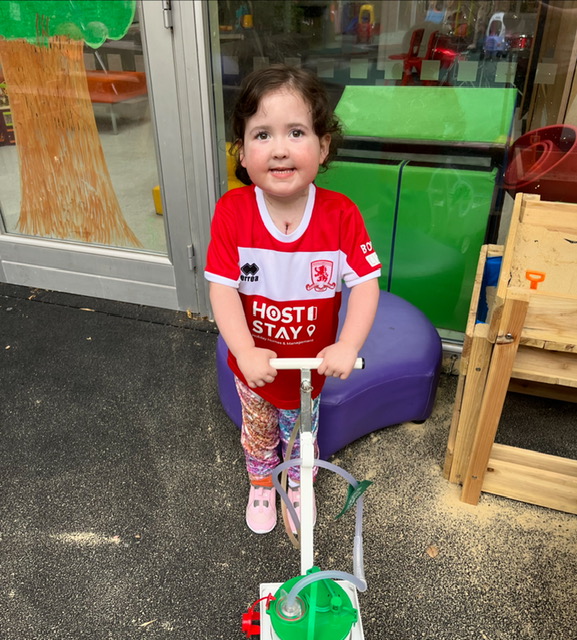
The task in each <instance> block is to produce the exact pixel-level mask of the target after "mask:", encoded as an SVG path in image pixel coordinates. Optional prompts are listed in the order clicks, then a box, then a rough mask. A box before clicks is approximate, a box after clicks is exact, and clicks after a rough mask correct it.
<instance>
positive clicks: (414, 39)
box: [389, 29, 425, 86]
mask: <svg viewBox="0 0 577 640" xmlns="http://www.w3.org/2000/svg"><path fill="white" fill-rule="evenodd" d="M424 35H425V30H424V29H415V30H414V31H413V33H412V34H411V42H410V44H409V51H408V52H407V53H397V54H395V55H392V56H389V60H402V61H403V79H402V81H401V84H402V85H403V86H404V85H407V84H409V83H412V81H413V68H415V67H416V65H419V64H420V62H421V60H422V58H419V49H420V48H421V42H422V41H423V36H424ZM419 70H420V67H419Z"/></svg>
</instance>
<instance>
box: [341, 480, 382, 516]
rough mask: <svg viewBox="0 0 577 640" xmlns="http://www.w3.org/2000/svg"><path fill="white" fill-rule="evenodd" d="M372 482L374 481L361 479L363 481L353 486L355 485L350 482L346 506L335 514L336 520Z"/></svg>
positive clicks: (355, 501)
mask: <svg viewBox="0 0 577 640" xmlns="http://www.w3.org/2000/svg"><path fill="white" fill-rule="evenodd" d="M372 484H373V483H372V482H371V481H370V480H361V482H359V483H358V484H357V486H356V487H353V485H352V484H350V485H349V491H348V494H347V500H346V502H345V506H344V507H343V510H342V511H341V512H340V513H339V515H338V516H335V520H338V519H339V518H340V517H341V516H344V515H345V513H346V512H347V511H348V510H349V509H351V507H353V506H354V505H355V504H356V503H357V500H358V499H359V498H360V497H361V496H362V495H363V493H364V492H365V491H366V490H367V489H368V488H369V487H370V486H371V485H372Z"/></svg>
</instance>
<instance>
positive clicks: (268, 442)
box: [235, 377, 320, 486]
mask: <svg viewBox="0 0 577 640" xmlns="http://www.w3.org/2000/svg"><path fill="white" fill-rule="evenodd" d="M235 383H236V388H237V391H238V395H239V398H240V403H241V406H242V427H241V432H240V442H241V445H242V448H243V449H244V455H245V458H246V470H247V472H248V477H249V479H250V481H251V484H255V485H261V486H272V476H271V473H272V470H273V469H274V468H275V467H276V466H277V465H278V464H279V463H280V462H281V459H280V457H279V453H278V445H279V442H280V443H281V451H282V456H283V458H284V456H285V453H286V449H287V445H288V442H289V440H290V436H291V433H292V430H293V428H294V425H295V423H296V421H297V420H298V417H299V415H300V409H277V408H276V407H275V406H274V405H272V404H271V403H270V402H267V401H266V400H264V398H261V397H260V396H259V395H257V394H256V393H255V392H254V391H252V390H251V389H249V387H247V386H246V385H245V384H243V383H242V382H241V381H240V380H239V379H238V378H236V377H235ZM319 402H320V396H319V397H316V398H315V399H314V400H313V409H312V433H313V438H314V444H315V458H318V446H317V440H316V437H317V431H318V426H319ZM293 458H300V438H299V437H298V436H297V438H296V440H295V441H294V445H293V448H292V453H291V459H293ZM316 474H317V468H316V467H315V468H314V470H313V477H315V476H316ZM288 476H289V479H290V480H292V481H293V482H294V483H296V484H298V483H299V481H300V469H299V467H291V468H290V469H289V470H288Z"/></svg>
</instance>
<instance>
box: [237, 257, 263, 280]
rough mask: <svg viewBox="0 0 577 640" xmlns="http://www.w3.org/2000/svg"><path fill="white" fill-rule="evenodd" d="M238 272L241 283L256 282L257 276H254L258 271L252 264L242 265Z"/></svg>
mask: <svg viewBox="0 0 577 640" xmlns="http://www.w3.org/2000/svg"><path fill="white" fill-rule="evenodd" d="M240 271H241V274H240V279H241V281H242V282H258V276H257V275H256V274H257V273H258V272H259V271H260V269H259V268H258V265H257V264H255V263H254V262H253V263H252V264H249V263H248V262H246V263H245V264H243V265H242V267H241V268H240Z"/></svg>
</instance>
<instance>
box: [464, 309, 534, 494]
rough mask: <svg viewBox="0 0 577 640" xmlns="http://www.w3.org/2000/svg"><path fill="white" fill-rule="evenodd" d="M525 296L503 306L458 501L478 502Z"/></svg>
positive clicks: (509, 371)
mask: <svg viewBox="0 0 577 640" xmlns="http://www.w3.org/2000/svg"><path fill="white" fill-rule="evenodd" d="M527 306H528V300H527V299H515V298H508V299H507V300H506V301H505V303H504V305H503V314H502V317H501V321H500V322H499V328H498V334H497V338H496V341H495V346H494V347H493V357H492V358H491V364H490V366H489V372H488V374H487V384H486V385H485V391H484V393H483V401H482V403H481V409H480V412H479V420H478V423H477V428H476V430H475V437H474V440H473V448H472V450H471V456H470V459H469V464H468V466H467V472H466V475H465V479H464V482H463V491H462V492H461V500H462V501H463V502H467V503H468V504H477V503H478V502H479V497H480V495H481V489H482V486H483V479H484V477H485V471H486V470H487V463H488V461H489V456H490V454H491V448H492V447H493V442H494V441H495V435H496V433H497V428H498V426H499V420H500V418H501V412H502V410H503V404H504V403H505V396H506V395H507V388H508V386H509V380H510V378H511V371H512V370H513V363H514V361H515V355H516V354H517V349H518V347H519V340H520V337H521V330H522V329H523V323H524V321H525V316H526V315H527Z"/></svg>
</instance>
